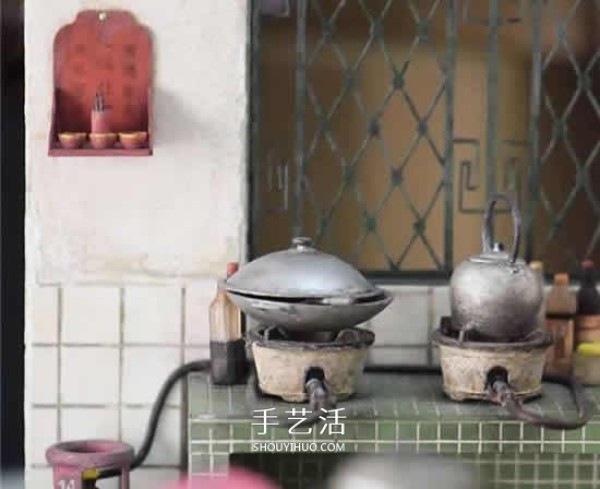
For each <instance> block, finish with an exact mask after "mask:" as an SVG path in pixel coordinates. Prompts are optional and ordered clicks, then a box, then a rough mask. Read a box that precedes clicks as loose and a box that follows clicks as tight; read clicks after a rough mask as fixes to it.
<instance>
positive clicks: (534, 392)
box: [432, 317, 552, 401]
mask: <svg viewBox="0 0 600 489" xmlns="http://www.w3.org/2000/svg"><path fill="white" fill-rule="evenodd" d="M451 321H452V319H451V318H450V317H443V318H442V320H441V323H440V327H439V329H437V330H436V331H434V333H433V336H432V341H433V342H434V343H435V344H436V345H437V346H438V347H439V352H440V364H441V368H442V377H443V389H444V392H445V393H446V395H447V396H448V397H449V398H450V399H452V400H454V401H466V400H489V399H490V386H491V383H492V382H493V381H494V380H495V379H499V378H500V379H502V380H504V381H505V382H506V383H507V384H509V385H510V386H511V388H512V389H513V390H514V394H515V395H516V396H517V397H518V398H520V399H523V400H525V399H531V398H534V397H537V396H539V395H540V394H541V392H542V376H543V372H544V362H545V360H546V352H547V351H548V348H549V347H550V345H551V344H552V334H551V333H550V332H548V331H544V330H541V329H536V330H534V331H533V332H532V333H531V334H530V335H528V336H527V337H526V338H525V339H523V340H519V341H513V342H496V341H489V340H486V339H485V338H482V337H478V336H477V334H476V333H470V335H469V336H468V337H467V338H463V339H459V333H458V332H457V329H456V328H453V327H452V323H451Z"/></svg>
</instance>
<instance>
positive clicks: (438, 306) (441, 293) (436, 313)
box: [431, 286, 450, 331]
mask: <svg viewBox="0 0 600 489" xmlns="http://www.w3.org/2000/svg"><path fill="white" fill-rule="evenodd" d="M432 300H433V304H432V307H433V324H432V325H431V330H432V331H433V330H435V329H437V328H439V327H440V319H441V318H442V317H443V316H449V315H450V287H448V286H443V287H434V288H433V299H432Z"/></svg>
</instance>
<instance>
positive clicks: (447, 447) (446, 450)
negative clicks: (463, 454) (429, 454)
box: [439, 442, 458, 454]
mask: <svg viewBox="0 0 600 489" xmlns="http://www.w3.org/2000/svg"><path fill="white" fill-rule="evenodd" d="M439 453H441V454H455V453H458V443H448V442H445V443H441V444H440V449H439Z"/></svg>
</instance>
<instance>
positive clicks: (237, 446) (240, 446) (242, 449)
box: [233, 443, 252, 453]
mask: <svg viewBox="0 0 600 489" xmlns="http://www.w3.org/2000/svg"><path fill="white" fill-rule="evenodd" d="M251 450H252V445H251V444H250V443H234V444H233V452H234V453H249V452H250V451H251Z"/></svg>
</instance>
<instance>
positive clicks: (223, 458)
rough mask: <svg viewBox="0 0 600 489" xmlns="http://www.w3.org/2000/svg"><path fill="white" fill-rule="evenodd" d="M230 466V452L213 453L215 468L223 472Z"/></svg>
mask: <svg viewBox="0 0 600 489" xmlns="http://www.w3.org/2000/svg"><path fill="white" fill-rule="evenodd" d="M228 466H229V455H228V454H224V455H219V454H215V455H213V467H214V469H215V470H217V471H219V472H222V471H223V470H226V469H227V467H228Z"/></svg>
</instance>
